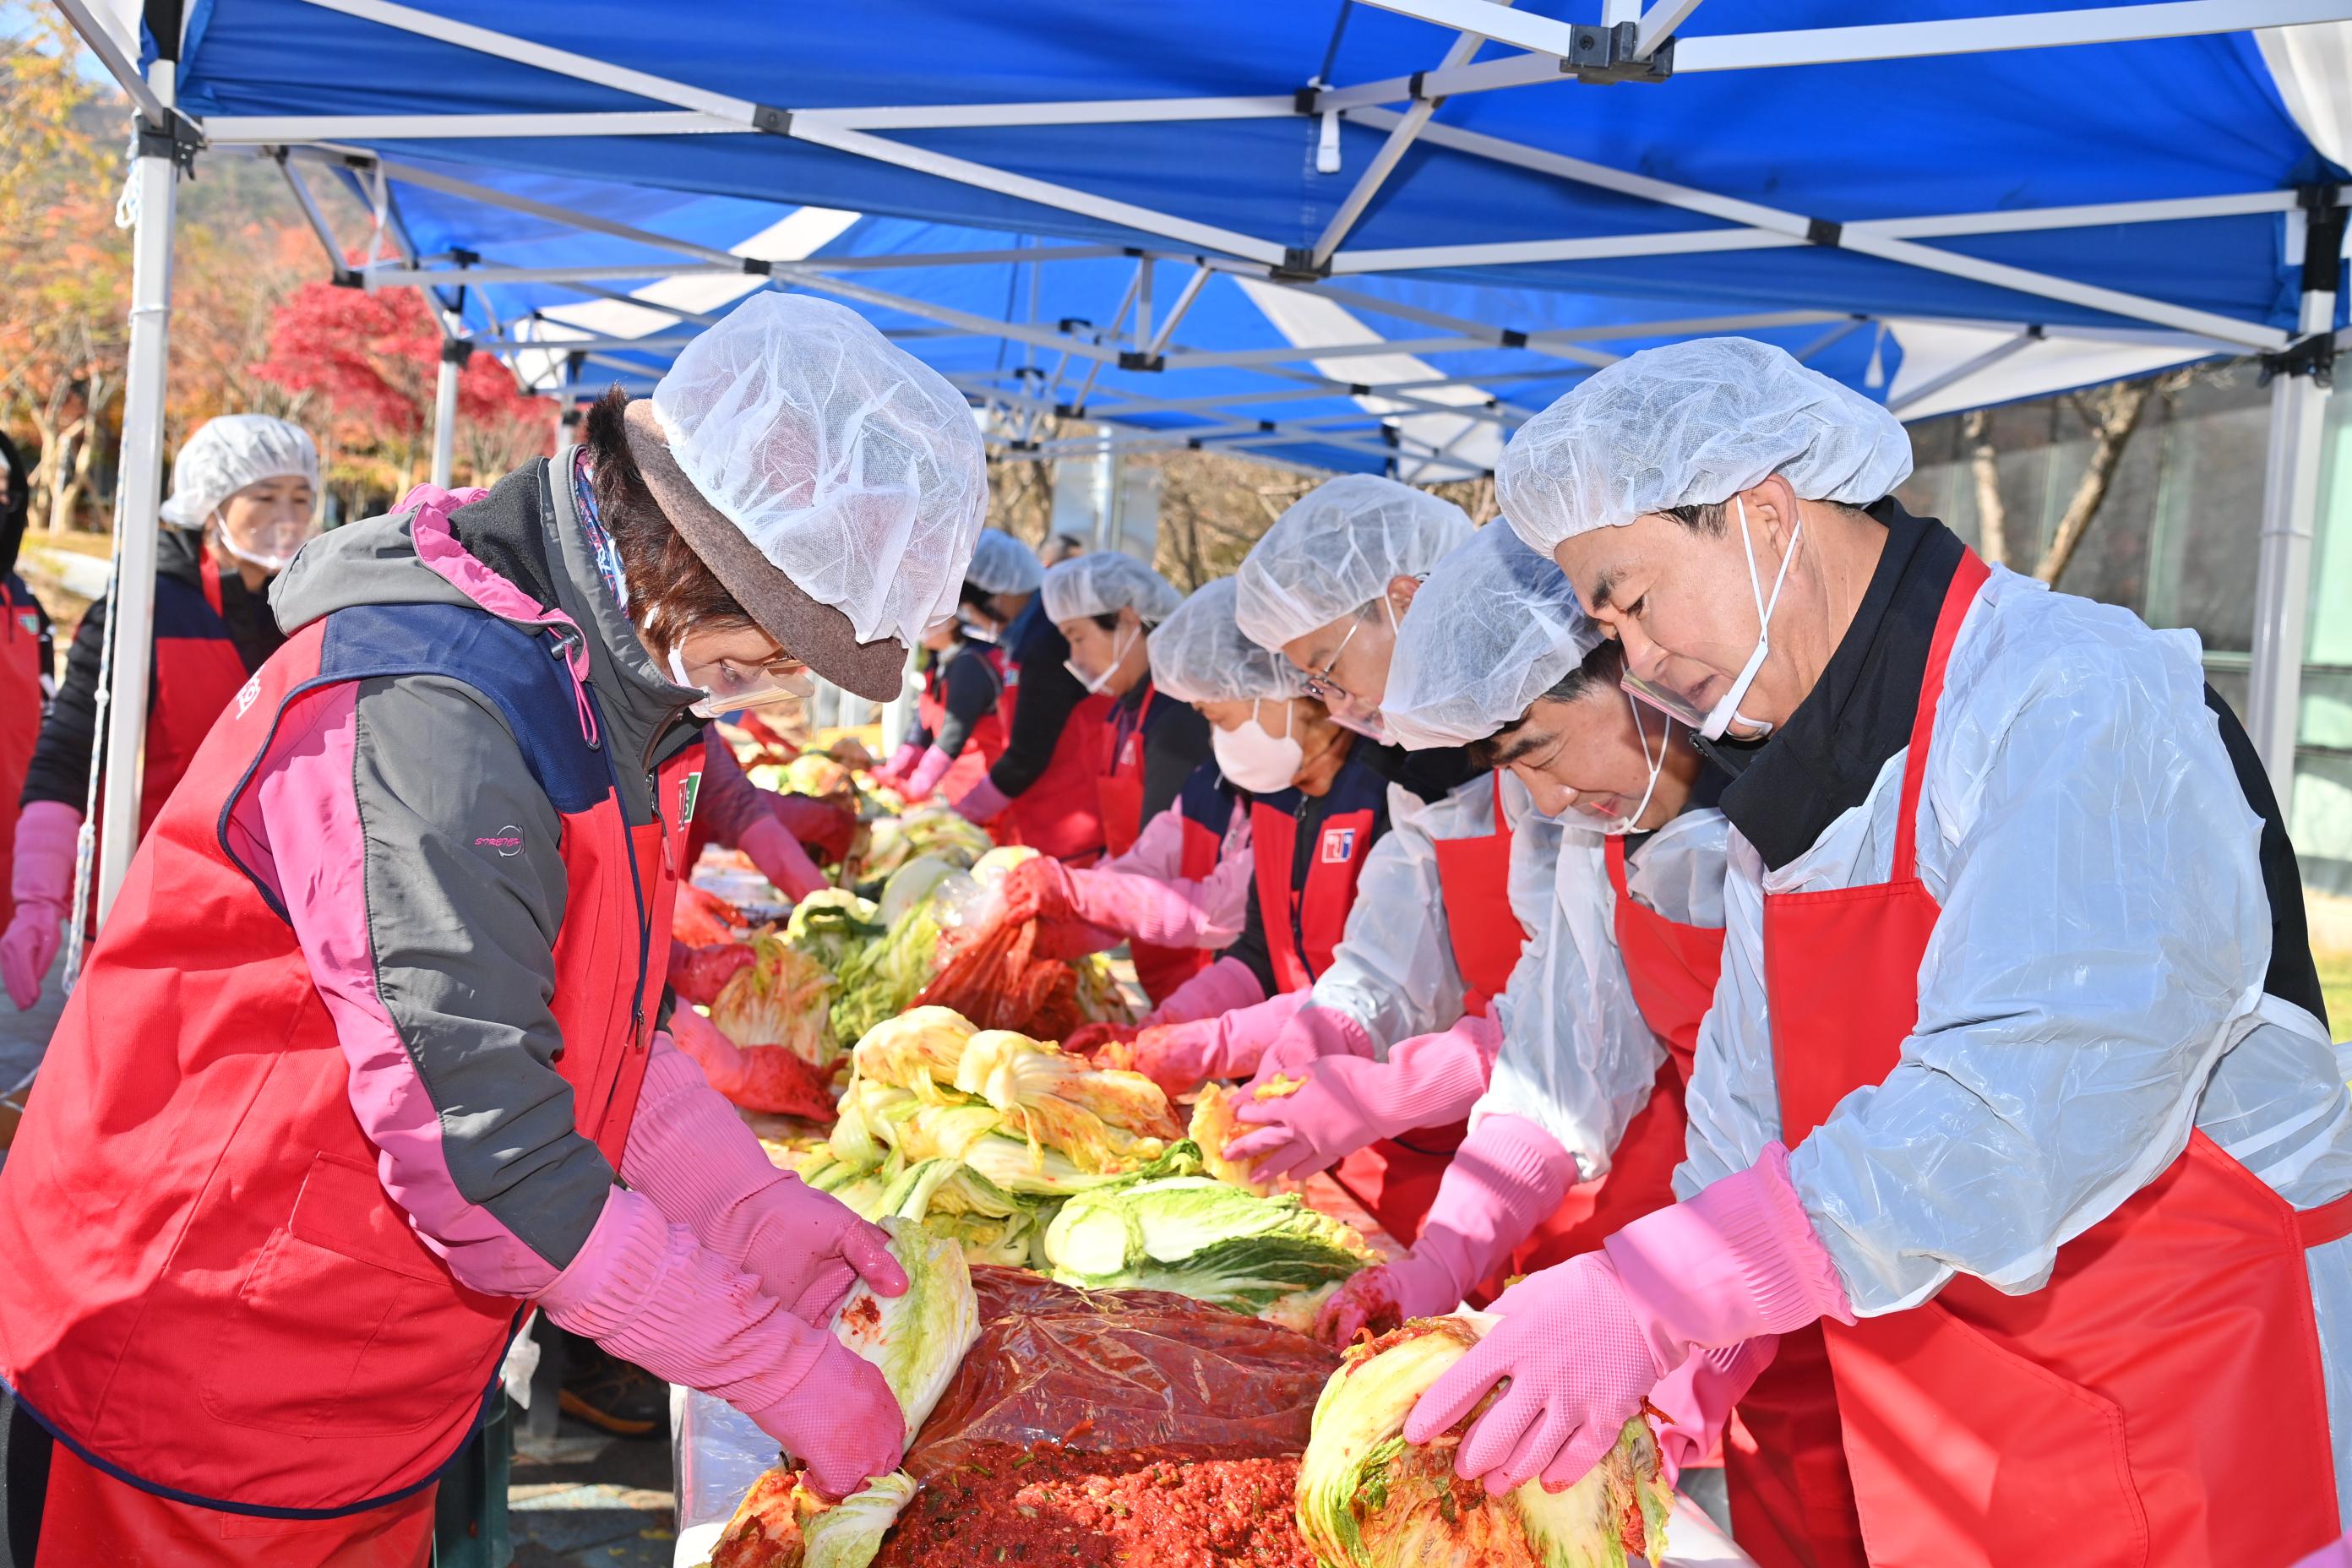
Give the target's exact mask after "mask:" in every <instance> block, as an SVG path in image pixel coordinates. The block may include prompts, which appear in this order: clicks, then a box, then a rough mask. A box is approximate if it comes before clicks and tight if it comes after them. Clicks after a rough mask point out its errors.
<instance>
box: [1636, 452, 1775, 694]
mask: <svg viewBox="0 0 2352 1568" xmlns="http://www.w3.org/2000/svg"><path fill="white" fill-rule="evenodd" d="M1731 504H1732V506H1733V507H1734V508H1735V509H1736V510H1738V514H1739V547H1740V549H1741V550H1742V551H1744V552H1746V553H1747V556H1748V592H1749V593H1750V594H1751V595H1754V597H1755V600H1756V651H1755V652H1753V653H1751V654H1749V655H1748V662H1747V663H1746V664H1744V665H1742V666H1741V667H1740V669H1739V674H1738V676H1737V677H1736V678H1735V679H1733V680H1732V682H1731V684H1730V686H1729V687H1727V688H1726V689H1725V690H1724V693H1723V695H1722V696H1721V697H1719V698H1717V699H1716V702H1715V706H1714V707H1712V708H1709V709H1708V710H1706V712H1705V713H1701V712H1700V711H1699V710H1697V709H1696V708H1695V707H1693V706H1692V705H1691V701H1690V699H1688V698H1687V697H1685V696H1684V695H1682V694H1681V693H1680V692H1677V691H1669V690H1667V689H1664V687H1661V686H1656V685H1654V684H1652V683H1651V682H1649V681H1646V680H1643V679H1642V678H1641V677H1640V676H1638V675H1635V674H1634V673H1633V671H1632V670H1630V669H1629V670H1627V671H1626V672H1625V677H1624V680H1623V682H1622V684H1623V686H1624V688H1625V689H1626V690H1628V691H1630V692H1632V693H1633V695H1634V696H1636V697H1639V698H1640V699H1641V700H1643V701H1644V702H1647V703H1648V704H1649V705H1650V706H1651V707H1653V708H1655V709H1656V710H1658V711H1660V712H1661V713H1664V714H1665V715H1667V716H1668V717H1669V718H1675V719H1679V720H1681V721H1683V722H1684V723H1685V724H1688V725H1689V726H1690V727H1691V728H1692V729H1694V730H1696V731H1698V732H1699V733H1700V734H1702V735H1704V736H1706V738H1707V739H1708V740H1710V741H1720V740H1722V739H1723V736H1724V732H1725V731H1727V730H1729V729H1730V728H1731V726H1732V725H1734V724H1738V725H1739V726H1740V727H1741V729H1742V731H1744V732H1743V733H1741V734H1739V735H1737V736H1735V737H1733V738H1734V739H1735V740H1741V741H1760V740H1762V739H1763V738H1764V737H1765V736H1767V735H1769V734H1770V733H1771V732H1772V726H1771V725H1769V724H1768V723H1766V722H1764V721H1762V720H1760V719H1750V718H1748V717H1747V716H1746V715H1745V714H1743V713H1741V712H1740V711H1739V700H1740V699H1741V698H1743V697H1745V696H1747V695H1748V688H1749V687H1751V686H1753V685H1755V684H1756V676H1757V672H1758V671H1759V670H1761V669H1762V668H1764V661H1765V660H1766V659H1767V658H1770V657H1771V654H1772V637H1771V630H1772V612H1773V611H1774V610H1776V609H1778V608H1779V607H1780V588H1781V585H1782V584H1785V583H1787V582H1788V580H1789V563H1790V562H1791V561H1794V560H1795V559H1796V558H1797V541H1798V540H1799V539H1800V538H1801V537H1803V535H1804V531H1805V525H1804V524H1803V523H1802V522H1799V523H1798V524H1797V526H1796V527H1795V528H1794V529H1792V530H1791V531H1790V534H1789V548H1788V549H1787V550H1786V551H1784V552H1782V553H1781V556H1780V572H1779V573H1778V574H1776V575H1775V576H1774V577H1773V579H1772V596H1771V597H1770V598H1769V599H1768V598H1766V597H1765V596H1764V583H1763V579H1762V578H1761V577H1759V575H1758V574H1757V572H1756V542H1755V541H1754V540H1753V539H1751V538H1750V537H1749V536H1748V507H1747V504H1746V503H1745V502H1744V501H1742V500H1740V499H1739V498H1738V496H1734V497H1732V498H1731Z"/></svg>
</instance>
